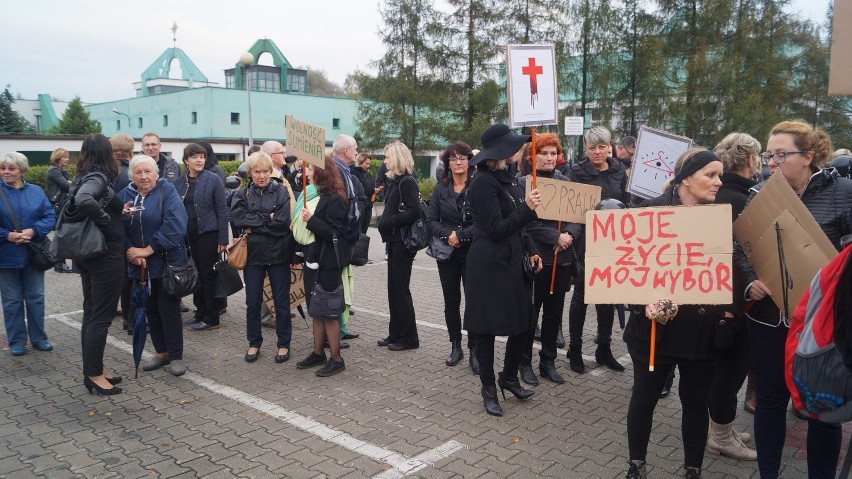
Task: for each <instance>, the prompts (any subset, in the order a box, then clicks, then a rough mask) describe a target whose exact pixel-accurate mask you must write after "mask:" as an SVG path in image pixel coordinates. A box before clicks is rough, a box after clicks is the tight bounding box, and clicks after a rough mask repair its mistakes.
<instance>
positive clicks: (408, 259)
mask: <svg viewBox="0 0 852 479" xmlns="http://www.w3.org/2000/svg"><path fill="white" fill-rule="evenodd" d="M385 165H387V191H386V192H385V210H384V212H383V213H382V218H381V219H380V220H379V233H380V234H381V235H382V241H383V242H385V243H386V244H387V254H388V306H389V309H390V321H389V323H388V336H387V337H386V338H385V339H381V340H379V342H378V344H379V346H387V347H388V349H390V350H391V351H403V350H405V349H416V348H419V347H420V338H419V336H418V335H417V323H416V322H415V318H414V303H413V302H412V300H411V288H410V283H411V267H412V265H413V263H414V256H415V255H416V254H417V251H406V250H405V248H404V247H403V245H402V237H401V236H400V229H401V228H402V227H403V226H407V225H411V224H414V222H415V221H417V220H418V219H420V190H419V188H418V186H417V180H415V179H414V177H413V176H411V173H412V172H413V171H414V159H413V158H412V156H411V151H410V150H409V149H408V147H407V146H405V145H404V144H402V143H401V142H399V141H396V142H393V143H390V144H389V145H387V146H386V147H385Z"/></svg>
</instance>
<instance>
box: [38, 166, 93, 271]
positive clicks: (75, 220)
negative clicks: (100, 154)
mask: <svg viewBox="0 0 852 479" xmlns="http://www.w3.org/2000/svg"><path fill="white" fill-rule="evenodd" d="M90 174H98V175H103V174H102V173H90ZM104 177H105V176H104ZM81 184H82V181H79V182H78V183H77V185H76V186H75V187H74V190H73V191H72V192H71V194H70V195H69V198H68V201H66V202H65V204H64V205H63V206H62V211H60V213H59V215H58V216H57V218H56V234H55V235H53V242H52V244H51V245H50V253H51V254H52V255H54V256H55V257H56V258H58V259H60V260H66V259H73V260H81V259H90V258H94V257H96V256H100V255H101V254H103V253H104V252H106V250H107V246H106V239H105V238H104V234H103V232H102V231H101V229H100V228H98V225H96V224H95V222H94V221H93V220H92V219H91V218H89V217H88V216H84V215H82V214H81V213H80V212H79V210H78V209H77V205H76V204H75V203H74V196H75V195H76V194H77V189H78V188H79V187H80V185H81Z"/></svg>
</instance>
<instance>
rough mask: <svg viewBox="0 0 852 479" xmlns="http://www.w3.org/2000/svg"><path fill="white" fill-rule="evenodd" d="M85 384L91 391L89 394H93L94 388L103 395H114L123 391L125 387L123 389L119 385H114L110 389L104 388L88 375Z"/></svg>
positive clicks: (84, 380) (84, 379)
mask: <svg viewBox="0 0 852 479" xmlns="http://www.w3.org/2000/svg"><path fill="white" fill-rule="evenodd" d="M83 386H86V389H87V390H88V391H89V394H92V389H94V390H95V391H97V392H98V394H100V395H102V396H114V395H116V394H119V393H121V392H122V391H123V389H121V388H120V387H118V386H113V387H111V388H109V389H104V388H102V387H100V386H98V385H97V384H95V382H94V381H92V380H91V379H89V377H88V376H86V377H84V378H83Z"/></svg>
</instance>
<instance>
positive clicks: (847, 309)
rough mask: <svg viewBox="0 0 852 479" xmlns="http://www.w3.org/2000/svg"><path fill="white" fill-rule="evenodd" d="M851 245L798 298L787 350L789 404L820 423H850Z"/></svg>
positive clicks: (851, 386) (851, 352) (851, 370)
mask: <svg viewBox="0 0 852 479" xmlns="http://www.w3.org/2000/svg"><path fill="white" fill-rule="evenodd" d="M850 263H852V245H850V246H847V247H846V248H844V249H843V251H842V252H841V253H840V254H839V255H837V257H835V258H834V259H833V260H831V261H830V262H829V263H828V264H827V265H825V266H824V267H823V268H822V269H821V270H820V271H819V273H817V275H816V276H815V277H814V278H813V280H812V281H811V284H810V287H809V288H808V290H807V291H806V292H805V294H804V295H803V296H802V298H801V299H800V300H799V304H798V305H797V306H796V310H795V312H794V313H793V318H792V320H791V321H790V332H789V334H788V335H787V348H786V351H785V373H784V375H785V378H786V381H787V389H789V390H790V394H791V396H792V399H793V406H794V407H795V408H796V409H798V410H800V411H803V412H806V413H808V414H809V415H810V416H811V417H812V418H814V419H818V420H820V421H823V422H829V423H840V422H845V421H849V420H852V317H850V315H852V267H850V266H852V264H850Z"/></svg>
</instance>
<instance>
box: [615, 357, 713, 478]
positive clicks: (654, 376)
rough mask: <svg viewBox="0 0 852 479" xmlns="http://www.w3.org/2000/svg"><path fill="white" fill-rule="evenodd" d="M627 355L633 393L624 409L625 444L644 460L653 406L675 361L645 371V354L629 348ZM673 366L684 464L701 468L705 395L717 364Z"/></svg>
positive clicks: (634, 456) (632, 454)
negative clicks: (630, 361)
mask: <svg viewBox="0 0 852 479" xmlns="http://www.w3.org/2000/svg"><path fill="white" fill-rule="evenodd" d="M630 357H631V358H632V359H633V393H632V395H631V396H630V406H629V407H628V410H627V443H628V447H629V449H630V459H631V460H641V461H644V460H645V456H646V455H647V453H648V441H649V440H650V438H651V428H652V426H653V423H654V409H655V408H656V407H657V401H659V400H660V392H661V391H662V390H663V384H664V383H665V382H666V376H668V373H669V371H670V370H671V368H673V367H675V364H657V367H656V368H655V370H654V371H648V355H647V354H643V353H639V354H634V352H633V351H630ZM676 365H677V368H678V369H679V370H680V381H679V383H678V392H679V396H680V404H681V407H682V409H683V413H682V416H681V426H680V429H681V435H682V436H683V455H684V465H685V466H686V467H697V468H701V465H702V463H703V462H704V447H705V446H706V445H707V430H708V429H709V427H710V425H709V423H708V413H707V397H708V396H709V394H710V381H711V379H712V378H713V373H714V372H715V368H716V363H715V362H714V361H707V362H688V361H681V362H678V363H677V364H676Z"/></svg>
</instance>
